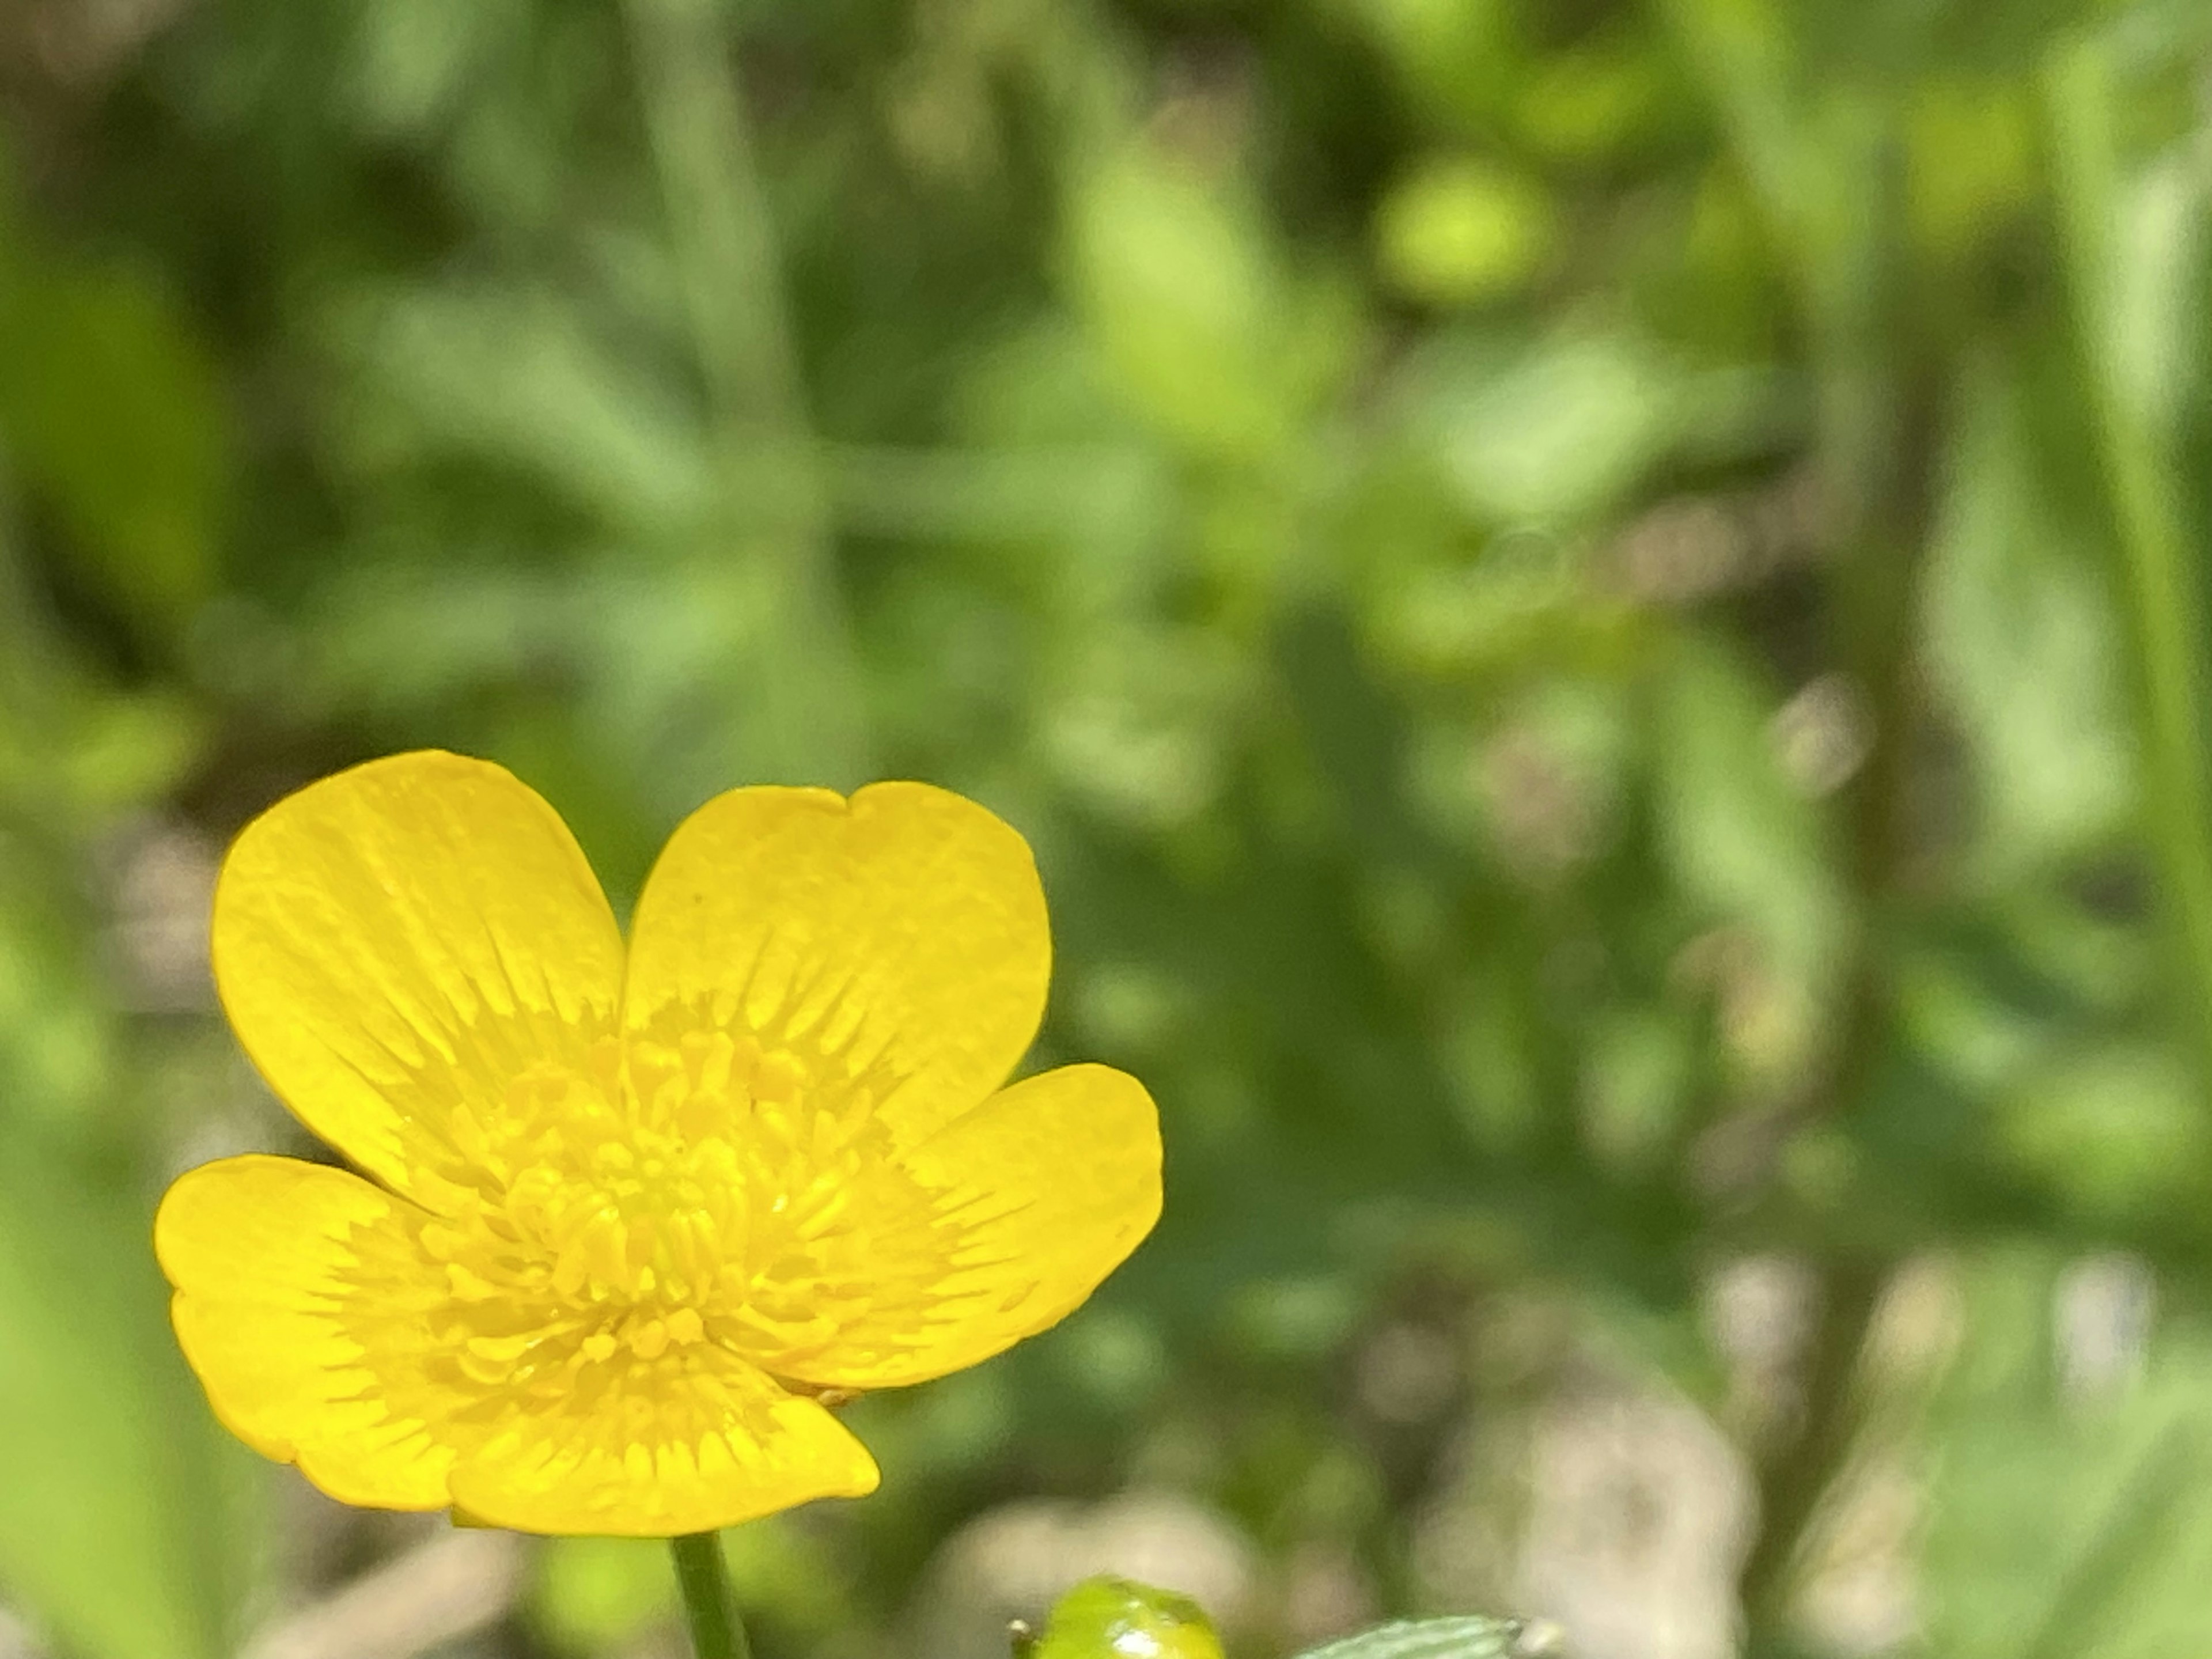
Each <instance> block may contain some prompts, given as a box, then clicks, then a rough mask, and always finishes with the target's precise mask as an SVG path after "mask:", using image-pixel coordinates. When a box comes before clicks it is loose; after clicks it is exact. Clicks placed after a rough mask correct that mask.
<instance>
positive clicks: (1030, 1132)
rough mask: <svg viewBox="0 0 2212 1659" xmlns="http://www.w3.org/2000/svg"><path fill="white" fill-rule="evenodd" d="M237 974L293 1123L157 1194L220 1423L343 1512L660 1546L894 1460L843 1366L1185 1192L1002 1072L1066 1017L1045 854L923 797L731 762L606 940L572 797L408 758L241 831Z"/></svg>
mask: <svg viewBox="0 0 2212 1659" xmlns="http://www.w3.org/2000/svg"><path fill="white" fill-rule="evenodd" d="M214 930H215V931H214V957H215V972H216V984H217V987H218V988H219V989H220V991H221V993H222V1002H223V1006H224V1008H225V1010H226V1011H227V1012H228V1014H229V1016H230V1021H231V1024H232V1025H233V1026H234V1028H235V1029H236V1030H237V1032H238V1036H239V1038H240V1041H241V1042H243V1043H244V1045H245V1047H246V1052H247V1053H248V1054H251V1055H252V1058H253V1060H254V1063H255V1064H256V1065H257V1066H259V1067H260V1069H261V1073H262V1074H263V1076H264V1077H265V1078H267V1079H268V1080H269V1083H270V1086H271V1087H272V1088H273V1089H275V1090H276V1093H277V1094H278V1095H279V1096H280V1097H283V1100H284V1102H285V1103H286V1104H287V1105H288V1106H289V1107H290V1108H291V1109H292V1111H293V1112H294V1113H295V1115H297V1116H298V1117H299V1118H300V1120H301V1121H302V1122H304V1123H305V1124H307V1127H309V1128H311V1129H313V1131H315V1133H318V1134H319V1135H321V1136H322V1137H323V1138H324V1139H326V1140H328V1141H329V1142H331V1145H333V1146H336V1147H337V1148H338V1149H339V1150H340V1151H341V1152H344V1153H345V1154H346V1155H347V1156H348V1157H349V1158H351V1159H352V1160H353V1162H354V1163H355V1164H357V1165H358V1166H359V1167H360V1169H361V1170H362V1171H363V1172H365V1173H366V1175H367V1176H369V1177H370V1179H368V1180H363V1179H362V1177H361V1176H356V1175H353V1174H349V1173H347V1172H345V1171H343V1170H336V1169H332V1168H330V1167H327V1166H325V1165H322V1164H307V1163H303V1162H300V1161H298V1160H295V1159H291V1158H264V1157H246V1158H225V1159H223V1160H222V1161H220V1162H218V1163H215V1164H207V1165H205V1166H204V1167H203V1168H200V1169H197V1170H192V1171H191V1172H190V1173H188V1174H186V1175H185V1176H182V1177H181V1178H180V1179H179V1181H178V1182H177V1183H176V1184H175V1185H174V1186H173V1187H172V1188H170V1189H169V1192H168V1194H167V1197H166V1198H165V1199H164V1200H163V1201H162V1204H161V1213H160V1215H159V1217H158V1218H157V1219H156V1221H155V1247H156V1249H157V1250H158V1252H159V1254H160V1256H161V1265H162V1267H163V1270H164V1271H165V1272H166V1273H167V1275H168V1278H169V1281H170V1283H171V1284H172V1285H174V1286H175V1288H176V1298H175V1302H174V1304H173V1316H174V1320H175V1323H176V1329H177V1335H178V1339H179V1341H180V1342H181V1343H182V1345H183V1347H184V1351H185V1356H186V1357H187V1358H189V1359H190V1361H191V1365H192V1368H193V1370H196V1371H197V1372H198V1374H199V1376H200V1380H201V1382H202V1383H204V1386H205V1387H206V1389H207V1394H208V1398H209V1400H210V1401H211V1402H212V1404H213V1406H214V1407H215V1410H216V1413H217V1414H218V1415H219V1416H220V1417H221V1418H222V1420H223V1422H224V1423H225V1424H226V1425H228V1427H229V1428H230V1429H231V1430H232V1431H233V1432H234V1433H235V1434H237V1435H238V1436H239V1437H240V1438H241V1439H243V1440H245V1441H246V1443H248V1444H249V1445H251V1446H252V1447H254V1448H255V1449H257V1450H258V1451H261V1452H263V1453H264V1454H266V1455H268V1456H270V1457H273V1458H277V1459H280V1460H283V1461H287V1462H295V1463H297V1464H298V1465H299V1466H300V1468H301V1471H302V1473H304V1474H306V1475H307V1478H308V1479H309V1480H312V1481H313V1482H314V1483H315V1485H317V1486H319V1487H321V1488H322V1489H323V1490H324V1491H325V1492H329V1493H330V1494H331V1496H333V1497H335V1498H342V1499H343V1500H344V1501H346V1502H348V1503H352V1504H368V1505H374V1506H378V1507H382V1508H388V1509H403V1510H435V1509H442V1508H445V1507H447V1506H448V1505H452V1506H454V1507H456V1508H457V1509H459V1510H460V1511H462V1512H463V1513H465V1514H466V1515H468V1516H473V1517H475V1518H477V1519H478V1520H481V1521H484V1522H491V1523H494V1524H496V1525H500V1526H507V1527H513V1528H520V1529H522V1530H524V1531H529V1532H545V1533H621V1534H642V1535H650V1536H664V1535H669V1534H681V1533H688V1532H696V1531H702V1530H705V1529H707V1528H713V1527H721V1526H727V1525H730V1524H732V1523H733V1522H738V1521H742V1520H745V1519H747V1518H749V1517H751V1516H758V1515H764V1514H767V1513H769V1511H771V1510H779V1509H783V1508H786V1507H787V1506H789V1505H791V1504H798V1503H803V1502H805V1500H807V1499H808V1498H817V1497H822V1496H825V1495H830V1494H854V1495H856V1494H859V1493H862V1492H870V1491H872V1490H873V1489H874V1487H875V1485H876V1481H877V1472H876V1466H875V1463H874V1461H873V1460H872V1459H871V1458H870V1457H869V1455H868V1454H867V1451H866V1449H864V1448H863V1447H862V1446H861V1445H860V1442H859V1441H857V1440H855V1439H854V1437H852V1435H851V1434H850V1433H848V1431H846V1429H845V1428H844V1426H843V1425H842V1424H840V1423H839V1422H838V1421H837V1420H836V1418H835V1417H833V1416H832V1415H831V1414H830V1413H829V1410H828V1408H827V1407H826V1406H825V1404H824V1403H823V1397H824V1396H833V1397H834V1396H835V1395H839V1394H842V1393H844V1392H847V1391H852V1390H860V1389H878V1388H886V1387H891V1386H895V1385H897V1384H901V1383H917V1382H921V1381H922V1380H923V1379H925V1378H927V1377H933V1376H942V1375H943V1374H944V1373H945V1372H947V1371H952V1370H959V1369H960V1368H962V1367H963V1366H967V1365H972V1364H975V1363H976V1362H977V1361H979V1360H981V1359H984V1358H987V1357H988V1356H990V1355H992V1354H994V1353H997V1352H1000V1350H1002V1349H1004V1348H1006V1347H1007V1346H1009V1345H1011V1344H1012V1343H1014V1342H1017V1341H1019V1340H1021V1339H1022V1338H1024V1337H1025V1336H1029V1335H1031V1334H1034V1333H1036V1332H1037V1331H1041V1330H1042V1329H1044V1328H1046V1327H1047V1326H1048V1325H1051V1324H1053V1323H1054V1322H1056V1321H1058V1320H1060V1319H1061V1318H1062V1317H1064V1316H1066V1314H1067V1313H1068V1312H1070V1311H1071V1310H1073V1309H1074V1308H1075V1307H1076V1306H1077V1305H1078V1304H1080V1303H1081V1302H1082V1301H1083V1299H1084V1298H1085V1297H1086V1296H1088V1295H1089V1294H1090V1293H1091V1291H1092V1289H1093V1288H1095V1287H1096V1286H1097V1284H1098V1282H1099V1281H1100V1280H1101V1279H1103V1278H1104V1277H1105V1276H1106V1274H1107V1273H1109V1272H1110V1271H1111V1270H1112V1269H1113V1268H1114V1267H1115V1266H1116V1265H1118V1264H1119V1263H1120V1262H1121V1260H1122V1259H1123V1258H1124V1257H1125V1256H1127V1255H1128V1253H1129V1252H1130V1250H1132V1249H1134V1248H1135V1246H1136V1244H1137V1243H1138V1241H1139V1240H1140V1239H1141V1238H1142V1237H1144V1236H1145V1234H1146V1232H1147V1231H1149V1230H1150V1228H1151V1227H1152V1223H1153V1221H1154V1220H1155V1219H1156V1218H1157V1217H1158V1213H1159V1200H1160V1189H1159V1161H1160V1147H1159V1131H1158V1121H1157V1118H1156V1115H1155V1114H1154V1111H1153V1108H1152V1100H1151V1098H1150V1097H1148V1096H1147V1095H1146V1092H1145V1091H1144V1088H1143V1086H1142V1085H1139V1083H1138V1082H1137V1081H1136V1080H1135V1079H1133V1078H1130V1077H1128V1076H1127V1075H1125V1074H1123V1073H1120V1072H1115V1071H1111V1070H1109V1069H1108V1068H1106V1067H1104V1066H1064V1067H1062V1068H1060V1070H1057V1071H1052V1072H1047V1073H1043V1074H1042V1075H1041V1076H1036V1077H1031V1078H1029V1079H1024V1081H1022V1082H1020V1083H1017V1084H1015V1085H1012V1086H1011V1087H1005V1088H1002V1087H1000V1085H1001V1084H1002V1083H1004V1081H1005V1079H1006V1076H1007V1074H1008V1073H1010V1072H1011V1071H1012V1068H1013V1066H1014V1063H1015V1062H1016V1061H1017V1060H1019V1059H1020V1057H1021V1055H1022V1053H1023V1051H1024V1049H1026V1048H1028V1047H1029V1044H1030V1039H1031V1037H1032V1036H1034V1035H1035V1033H1036V1027H1037V1022H1038V1020H1039V1018H1040V1017H1041V1016H1042V1012H1043V1007H1044V996H1045V982H1046V979H1047V977H1048V971H1049V967H1050V957H1051V940H1050V937H1049V935H1048V932H1047V928H1046V924H1045V910H1044V898H1043V894H1042V890H1041V889H1040V888H1039V886H1038V883H1037V878H1036V869H1035V866H1033V865H1032V863H1031V861H1030V853H1029V848H1028V847H1027V846H1026V845H1025V844H1024V842H1023V841H1022V839H1021V837H1020V836H1018V835H1017V834H1016V833H1015V832H1014V831H1013V830H1012V829H1009V828H1008V827H1007V826H1006V824H1004V823H1001V822H1000V821H999V820H998V819H997V818H995V817H993V816H992V815H991V814H990V813H988V812H987V811H984V810H983V809H982V808H981V807H980V806H977V805H974V804H973V803H971V802H969V801H967V800H963V799H961V798H960V797H959V796H957V795H954V794H950V793H946V792H945V791H943V790H940V789H934V788H931V787H927V786H926V785H923V784H916V783H882V784H877V785H874V786H872V787H869V788H866V789H863V790H861V791H860V793H858V794H856V795H854V796H853V797H852V798H851V799H849V800H848V799H844V798H843V797H841V796H838V795H836V794H832V793H829V791H827V790H820V789H784V788H753V789H738V790H734V791H732V792H731V793H728V794H726V795H723V796H720V798H718V799H714V800H713V801H710V802H708V804H707V805H705V806H703V807H702V808H701V809H700V810H699V811H697V812H696V813H695V814H694V815H693V816H692V817H690V819H688V820H686V822H685V823H684V824H683V825H682V827H681V828H679V829H678V830H677V832H676V835H675V836H674V837H673V838H672V839H671V841H670V842H669V844H668V846H667V848H665V850H664V851H663V852H662V854H661V855H660V859H659V863H658V864H657V865H656V866H654V868H653V873H652V875H651V877H650V878H648V879H647V883H646V885H645V890H644V893H643V895H642V896H641V897H640V899H639V901H638V905H637V913H636V915H635V917H634V918H633V921H632V926H631V930H630V939H629V945H628V948H627V950H625V948H624V945H623V937H622V934H621V932H620V931H619V929H618V928H617V925H616V922H615V918H614V915H613V913H612V911H611V910H610V909H609V908H608V906H607V902H606V899H605V896H603V895H602V894H601V893H600V891H599V884H598V882H597V881H596V880H595V879H594V878H593V877H592V872H591V868H590V866H588V865H587V864H586V862H585V860H584V857H583V854H581V853H580V851H579V850H578V848H577V846H576V843H575V842H574V839H572V838H571V836H569V834H568V829H567V827H566V826H565V825H563V824H562V822H561V820H560V818H559V817H556V815H555V813H554V812H553V811H552V809H551V808H550V807H549V806H548V805H546V804H545V803H544V801H543V800H541V799H539V798H538V796H537V795H536V794H534V793H532V792H531V791H530V790H528V789H527V788H526V787H523V786H522V785H521V784H520V783H519V782H517V781H515V780H514V779H513V777H512V776H510V775H508V774H507V773H506V772H504V771H502V770H501V769H499V768H497V767H495V766H491V765H488V764H486V763H483V762H480V761H473V760H465V759H463V758H461V757H458V756H453V755H447V754H437V753H430V754H414V755H400V756H396V757H392V758H390V759H387V760H382V761H377V762H374V763H371V764H369V765H366V766H362V767H359V768H356V769H354V770H352V771H349V772H345V773H342V774H340V775H337V776H336V777H332V778H328V779H325V781H322V782H320V783H318V784H315V785H313V786H312V787H309V788H307V789H304V790H302V791H301V793H298V794H296V795H294V796H292V797H290V798H289V799H286V800H284V801H283V802H280V803H279V804H278V805H276V806H275V807H274V808H272V809H271V810H270V811H269V812H268V813H267V814H265V815H264V817H261V818H259V819H258V820H257V821H256V822H254V823H252V824H251V825H249V826H248V827H247V829H246V831H245V833H244V834H243V835H241V836H240V837H239V840H238V842H237V845H236V846H235V847H234V848H232V849H231V853H230V856H229V858H228V860H227V861H226V862H225V863H224V866H223V870H222V880H221V882H220V883H219V884H218V885H217V888H216V900H215V922H214Z"/></svg>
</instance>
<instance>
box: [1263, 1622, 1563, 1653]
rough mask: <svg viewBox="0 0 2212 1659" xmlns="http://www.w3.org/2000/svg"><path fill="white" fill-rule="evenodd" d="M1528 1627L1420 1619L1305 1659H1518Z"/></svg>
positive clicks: (1332, 1645)
mask: <svg viewBox="0 0 2212 1659" xmlns="http://www.w3.org/2000/svg"><path fill="white" fill-rule="evenodd" d="M1524 1632H1525V1627H1524V1626H1522V1624H1521V1623H1520V1622H1519V1621H1518V1620H1498V1619H1471V1618H1470V1619H1417V1620H1402V1621H1401V1622H1399V1623H1397V1624H1392V1625H1384V1626H1380V1627H1379V1628H1377V1629H1375V1630H1370V1631H1368V1632H1365V1633H1364V1634H1363V1635H1359V1636H1353V1637H1349V1638H1346V1639H1345V1640H1344V1641H1341V1642H1331V1643H1330V1644H1328V1646H1327V1647H1324V1648H1315V1649H1314V1650H1311V1651H1310V1652H1309V1653H1307V1654H1304V1656H1302V1659H1515V1656H1516V1655H1520V1654H1523V1653H1527V1652H1528V1651H1530V1650H1529V1649H1528V1648H1526V1647H1524V1646H1523V1645H1522V1636H1523V1634H1524Z"/></svg>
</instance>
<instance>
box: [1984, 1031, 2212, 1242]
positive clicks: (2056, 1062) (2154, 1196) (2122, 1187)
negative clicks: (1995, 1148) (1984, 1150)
mask: <svg viewBox="0 0 2212 1659" xmlns="http://www.w3.org/2000/svg"><path fill="white" fill-rule="evenodd" d="M1996 1133H1997V1139H1998V1143H1999V1145H2000V1146H2002V1148H2003V1150H2004V1151H2005V1152H2006V1153H2007V1154H2008V1156H2009V1157H2010V1158H2012V1159H2013V1160H2015V1163H2016V1164H2018V1165H2019V1166H2020V1167H2021V1168H2022V1169H2023V1170H2027V1171H2028V1172H2030V1173H2031V1174H2032V1176H2033V1178H2034V1179H2035V1180H2036V1181H2037V1182H2039V1183H2040V1184H2044V1185H2047V1186H2048V1187H2049V1188H2051V1189H2052V1190H2054V1191H2056V1192H2057V1193H2059V1194H2062V1195H2063V1197H2064V1199H2065V1200H2067V1202H2068V1203H2069V1206H2071V1207H2072V1208H2073V1209H2074V1210H2075V1212H2077V1213H2079V1214H2081V1215H2082V1216H2084V1217H2085V1218H2088V1219H2090V1220H2092V1221H2094V1222H2097V1223H2100V1224H2104V1225H2115V1224H2118V1225H2124V1224H2126V1223H2127V1222H2129V1221H2130V1220H2138V1219H2142V1218H2163V1217H2168V1216H2177V1217H2186V1216H2187V1215H2188V1213H2189V1212H2190V1211H2191V1208H2192V1207H2194V1206H2196V1205H2198V1204H2201V1203H2202V1202H2203V1197H2204V1195H2205V1194H2206V1193H2207V1192H2208V1191H2212V1124H2208V1123H2207V1121H2206V1120H2205V1115H2204V1108H2203V1099H2202V1097H2201V1096H2200V1095H2199V1093H2198V1091H2197V1089H2196V1087H2195V1086H2194V1085H2192V1084H2191V1080H2190V1075H2189V1073H2188V1071H2187V1069H2186V1068H2185V1066H2182V1065H2181V1063H2180V1062H2179V1060H2178V1059H2177V1058H2176V1057H2175V1056H2174V1055H2173V1054H2169V1053H2166V1052H2164V1051H2162V1050H2160V1049H2158V1048H2152V1047H2149V1046H2148V1045H2145V1044H2142V1043H2126V1042H2119V1043H2113V1044H2111V1045H2109V1046H2102V1047H2099V1048H2093V1049H2090V1050H2088V1051H2087V1052H2084V1053H2080V1054H2071V1055H2067V1056H2064V1057H2057V1058H2052V1059H2049V1060H2045V1061H2044V1062H2043V1063H2042V1064H2040V1065H2039V1066H2036V1067H2035V1068H2034V1069H2033V1071H2032V1072H2031V1073H2028V1074H2027V1075H2026V1076H2023V1077H2022V1078H2021V1079H2019V1080H2018V1081H2017V1082H2016V1083H2015V1085H2014V1087H2013V1088H2012V1089H2011V1090H2010V1091H2008V1093H2007V1095H2006V1096H2005V1097H2003V1098H2002V1101H2001V1103H2000V1106H1999V1109H1998V1114H1997V1120H1996Z"/></svg>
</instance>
